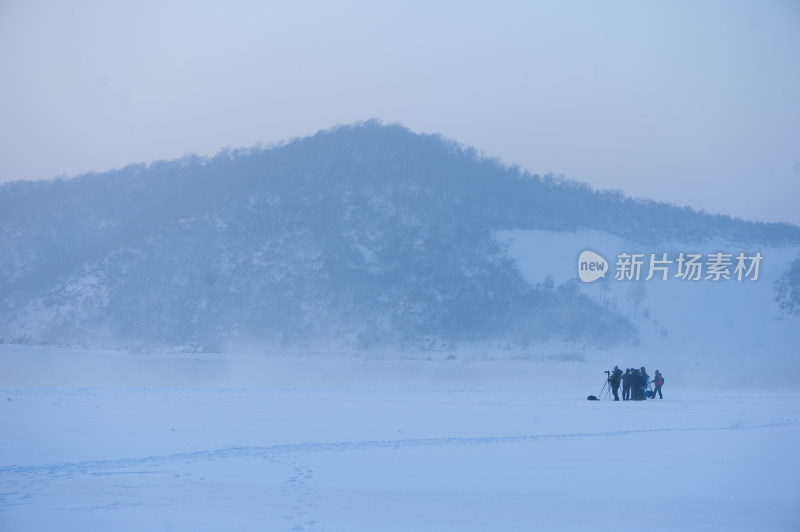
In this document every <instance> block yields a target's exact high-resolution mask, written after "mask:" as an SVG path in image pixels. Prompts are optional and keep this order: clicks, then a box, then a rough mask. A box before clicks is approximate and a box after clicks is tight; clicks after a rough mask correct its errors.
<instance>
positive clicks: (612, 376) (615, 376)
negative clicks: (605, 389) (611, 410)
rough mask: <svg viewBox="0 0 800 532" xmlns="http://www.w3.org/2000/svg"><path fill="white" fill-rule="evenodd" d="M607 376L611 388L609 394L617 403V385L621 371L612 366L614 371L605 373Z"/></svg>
mask: <svg viewBox="0 0 800 532" xmlns="http://www.w3.org/2000/svg"><path fill="white" fill-rule="evenodd" d="M606 375H608V384H609V385H610V386H611V392H612V393H613V394H614V400H615V401H619V393H618V392H619V385H620V379H621V377H622V370H621V369H619V367H617V366H614V371H606Z"/></svg>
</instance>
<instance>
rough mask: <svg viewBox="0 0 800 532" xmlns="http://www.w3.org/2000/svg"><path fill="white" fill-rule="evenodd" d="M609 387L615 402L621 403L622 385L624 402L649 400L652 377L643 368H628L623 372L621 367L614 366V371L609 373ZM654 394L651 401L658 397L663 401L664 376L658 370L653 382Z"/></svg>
mask: <svg viewBox="0 0 800 532" xmlns="http://www.w3.org/2000/svg"><path fill="white" fill-rule="evenodd" d="M606 373H608V385H609V387H610V388H611V392H612V393H613V394H614V400H615V401H619V387H620V385H622V400H623V401H643V400H645V399H647V389H648V387H649V386H650V383H651V381H650V375H648V374H647V371H646V370H645V369H644V366H642V367H641V368H638V369H636V368H628V369H626V370H625V372H624V373H623V371H622V370H621V369H619V367H617V366H614V371H607V372H606ZM652 384H653V393H652V396H651V399H655V398H656V395H658V398H659V399H663V398H664V396H663V395H662V394H661V387H662V386H663V385H664V376H663V375H662V374H661V372H660V371H658V370H656V375H655V377H654V378H653V380H652Z"/></svg>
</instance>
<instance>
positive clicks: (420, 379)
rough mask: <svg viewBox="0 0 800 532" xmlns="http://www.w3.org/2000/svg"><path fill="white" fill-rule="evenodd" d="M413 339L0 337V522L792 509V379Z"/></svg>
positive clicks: (54, 526) (332, 524)
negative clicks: (287, 347) (721, 384)
mask: <svg viewBox="0 0 800 532" xmlns="http://www.w3.org/2000/svg"><path fill="white" fill-rule="evenodd" d="M426 358H427V355H425V354H422V355H419V356H413V357H406V358H403V357H395V356H392V357H383V358H381V357H373V358H364V357H354V356H345V355H331V354H329V355H322V354H317V355H305V356H283V355H273V356H266V355H250V356H246V355H156V354H130V353H100V352H91V351H78V350H66V349H53V348H35V347H28V348H23V347H19V346H7V345H5V346H0V429H1V430H0V530H2V531H4V532H5V531H29V530H81V531H83V530H137V531H138V530H187V531H188V530H191V531H199V530H214V531H217V530H266V531H282V530H286V531H291V530H318V531H360V530H365V531H376V530H381V531H383V530H397V531H410V530H414V531H419V530H459V531H462V530H493V531H494V530H504V531H506V530H525V531H529V530H581V531H583V530H587V531H588V530H612V529H615V530H616V529H628V528H643V529H648V530H681V531H686V530H697V531H708V530H726V531H730V530H759V531H767V530H798V529H800V484H798V482H797V479H798V478H800V456H798V453H797V449H798V448H799V447H800V415H799V413H800V393H798V392H796V391H791V390H780V389H766V390H761V391H757V390H749V391H745V392H742V391H725V390H724V389H718V390H714V391H710V390H702V389H698V388H697V387H695V386H688V385H685V384H682V383H681V382H680V380H679V379H671V374H670V373H669V372H668V370H667V368H661V369H662V370H663V371H664V372H665V375H666V377H667V383H666V384H665V386H664V393H665V399H664V400H663V401H662V400H652V401H645V402H619V403H615V402H611V401H600V402H598V401H587V400H586V396H587V395H589V394H598V393H599V392H600V388H601V386H602V384H603V377H604V374H603V373H602V371H603V370H604V369H607V367H606V366H605V364H606V363H608V361H607V360H596V361H591V360H589V361H580V360H576V361H556V360H553V361H547V360H514V359H513V358H512V357H508V358H498V357H487V359H486V360H483V359H481V358H480V357H475V358H471V359H466V358H458V357H457V358H456V360H446V358H445V357H444V356H443V354H440V353H432V354H430V358H431V360H426ZM598 358H602V357H601V356H600V355H598ZM615 362H616V361H613V360H612V361H611V364H613V363H615ZM624 362H626V361H620V362H619V363H620V365H621V366H622V367H627V365H630V364H632V363H633V361H631V362H630V363H624ZM672 381H675V382H674V383H673V382H672Z"/></svg>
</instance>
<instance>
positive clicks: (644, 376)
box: [641, 366, 650, 399]
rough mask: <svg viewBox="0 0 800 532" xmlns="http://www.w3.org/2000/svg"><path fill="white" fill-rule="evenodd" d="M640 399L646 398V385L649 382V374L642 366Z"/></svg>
mask: <svg viewBox="0 0 800 532" xmlns="http://www.w3.org/2000/svg"><path fill="white" fill-rule="evenodd" d="M641 379H642V399H647V386H648V385H649V384H650V375H648V374H647V370H645V369H644V366H642V377H641Z"/></svg>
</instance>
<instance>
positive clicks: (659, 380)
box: [653, 370, 664, 399]
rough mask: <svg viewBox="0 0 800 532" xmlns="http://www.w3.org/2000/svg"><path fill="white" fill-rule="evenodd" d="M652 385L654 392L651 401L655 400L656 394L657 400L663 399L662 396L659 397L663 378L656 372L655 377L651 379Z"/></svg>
mask: <svg viewBox="0 0 800 532" xmlns="http://www.w3.org/2000/svg"><path fill="white" fill-rule="evenodd" d="M653 384H654V385H655V387H656V389H655V391H654V392H653V399H655V398H656V394H658V398H659V399H663V398H664V396H663V395H661V387H662V386H664V376H663V375H662V374H661V372H660V371H658V370H656V377H655V378H654V379H653Z"/></svg>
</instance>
